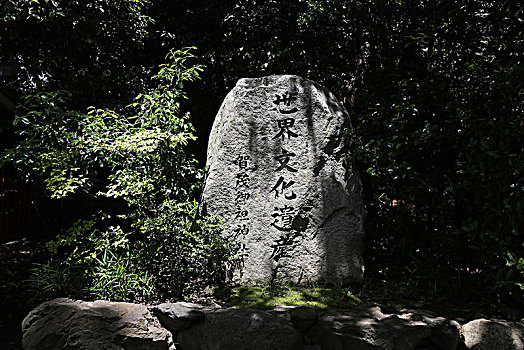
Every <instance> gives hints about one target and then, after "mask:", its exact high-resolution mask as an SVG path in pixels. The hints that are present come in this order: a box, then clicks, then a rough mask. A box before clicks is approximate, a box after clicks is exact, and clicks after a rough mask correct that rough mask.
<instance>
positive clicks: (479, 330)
mask: <svg viewBox="0 0 524 350" xmlns="http://www.w3.org/2000/svg"><path fill="white" fill-rule="evenodd" d="M460 335H461V337H462V340H463V341H464V345H465V347H466V349H472V350H492V349H497V350H524V324H522V323H520V322H508V321H503V320H486V319H479V320H474V321H471V322H469V323H466V324H465V325H463V326H462V329H461V331H460Z"/></svg>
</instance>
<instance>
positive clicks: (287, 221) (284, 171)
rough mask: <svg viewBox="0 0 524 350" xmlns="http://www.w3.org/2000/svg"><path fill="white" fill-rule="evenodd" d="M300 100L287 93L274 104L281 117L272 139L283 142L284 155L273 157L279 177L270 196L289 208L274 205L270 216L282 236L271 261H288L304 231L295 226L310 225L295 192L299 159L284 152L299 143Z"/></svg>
mask: <svg viewBox="0 0 524 350" xmlns="http://www.w3.org/2000/svg"><path fill="white" fill-rule="evenodd" d="M296 100H297V94H296V93H293V92H285V93H283V94H275V99H274V100H273V103H274V104H275V105H276V110H277V112H278V114H279V115H278V117H277V118H276V120H275V122H276V129H277V130H278V132H277V133H276V134H275V135H273V139H279V138H280V139H281V140H282V147H281V151H282V153H281V154H280V155H277V156H276V157H274V160H275V161H276V163H277V164H275V168H274V172H275V174H278V176H277V177H278V179H277V180H276V182H275V184H274V185H273V186H272V187H271V189H270V191H269V192H270V193H271V194H273V195H274V199H275V201H277V200H279V199H282V200H284V201H285V202H287V203H286V204H284V205H283V206H282V205H281V202H278V203H280V204H278V203H275V204H276V205H275V206H274V210H273V212H272V214H271V217H272V222H271V227H273V228H274V229H276V230H277V231H279V232H281V233H280V234H279V236H278V238H277V239H276V240H274V241H273V243H272V244H271V245H270V247H271V248H272V249H273V251H272V253H271V255H270V259H273V260H274V261H276V262H278V261H279V260H280V259H282V258H283V257H287V256H289V254H290V250H291V249H292V248H293V247H294V246H295V245H296V244H298V241H299V239H300V237H301V236H302V232H303V231H304V230H305V227H302V226H303V225H302V226H301V225H299V228H300V230H297V229H295V228H294V227H293V223H294V222H297V218H298V221H300V220H301V219H302V221H300V222H301V223H303V222H306V226H307V223H308V222H309V221H308V220H306V221H304V219H303V218H302V217H301V216H297V215H298V210H297V208H296V204H294V203H295V201H296V200H297V193H296V192H295V191H294V188H293V187H294V185H296V184H297V182H296V181H298V179H295V178H293V176H294V175H293V174H294V173H296V172H297V168H296V165H295V164H294V163H293V158H294V157H296V153H295V152H294V151H293V150H291V149H290V148H289V147H288V146H286V147H285V148H284V144H285V143H287V142H288V141H290V140H292V139H299V137H300V136H299V134H298V131H297V129H296V126H295V117H294V116H293V114H294V113H296V112H298V110H299V109H298V108H297V107H296V106H295V104H294V102H295V101H296Z"/></svg>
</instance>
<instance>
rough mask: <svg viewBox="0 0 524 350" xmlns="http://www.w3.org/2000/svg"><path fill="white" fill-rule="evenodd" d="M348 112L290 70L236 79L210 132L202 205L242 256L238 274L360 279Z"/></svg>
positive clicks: (360, 212)
mask: <svg viewBox="0 0 524 350" xmlns="http://www.w3.org/2000/svg"><path fill="white" fill-rule="evenodd" d="M350 128H351V125H350V120H349V117H348V113H347V111H346V110H345V109H344V107H343V106H342V105H341V104H340V103H339V102H338V101H337V100H336V98H335V97H334V96H333V94H332V93H331V92H329V91H328V90H327V89H326V88H324V87H322V86H320V85H319V84H316V83H314V82H312V81H310V80H307V79H302V78H300V77H298V76H293V75H274V76H268V77H263V78H254V79H240V80H239V81H238V83H237V84H236V86H235V87H234V88H233V90H231V92H230V93H229V94H228V95H227V96H226V98H225V100H224V102H223V104H222V107H221V108H220V110H219V112H218V114H217V116H216V118H215V122H214V124H213V129H212V131H211V135H210V137H209V144H208V154H207V166H208V174H207V178H206V182H205V189H204V193H203V206H202V207H203V212H204V213H207V214H213V215H217V216H219V217H221V218H222V219H223V220H224V226H225V228H226V229H225V231H224V235H225V236H226V237H227V238H229V239H234V240H237V241H238V242H239V243H240V245H241V246H242V250H243V253H244V261H243V264H242V266H243V268H242V270H241V272H240V273H238V274H237V275H236V276H237V279H240V280H242V281H260V282H267V281H270V280H275V279H278V280H283V281H289V282H293V283H305V282H314V281H324V282H330V283H334V282H336V281H338V282H343V283H345V282H353V281H360V280H361V279H362V277H363V273H364V266H363V259H362V248H363V238H364V231H363V219H364V206H363V203H362V195H361V182H360V178H359V175H358V173H357V171H356V169H355V167H354V165H353V163H352V161H351V157H350V156H349V154H348V138H347V137H346V135H347V133H346V131H347V130H348V129H350Z"/></svg>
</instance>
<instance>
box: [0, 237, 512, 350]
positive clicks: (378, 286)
mask: <svg viewBox="0 0 524 350" xmlns="http://www.w3.org/2000/svg"><path fill="white" fill-rule="evenodd" d="M44 260H45V247H44V244H43V242H41V241H34V240H33V241H32V240H27V239H24V240H19V241H14V242H8V243H3V244H1V245H0V284H1V285H0V310H1V312H0V350H4V349H6V350H7V349H9V350H19V349H22V345H21V338H22V332H21V323H22V320H23V318H24V317H25V316H26V315H27V314H28V313H29V311H31V310H32V309H33V308H34V307H35V306H36V305H34V303H32V301H31V293H30V292H29V291H28V288H27V284H26V282H25V281H26V280H27V278H28V276H29V273H28V269H29V268H30V267H31V266H32V264H33V263H38V262H43V261H44ZM387 289H388V285H387V284H386V283H385V282H382V281H370V282H367V283H366V284H364V286H363V287H362V288H360V290H359V292H358V293H356V294H357V295H358V297H359V298H360V299H361V300H362V301H364V302H366V303H374V304H375V305H379V306H380V308H381V310H382V312H384V313H389V314H401V313H402V312H404V311H405V310H408V309H410V308H411V307H416V308H418V309H425V310H430V311H432V312H433V313H434V314H437V315H439V316H443V317H446V318H448V319H453V320H456V321H458V323H460V324H465V323H467V322H469V321H471V320H473V319H479V318H507V317H504V316H505V315H503V314H501V313H499V312H497V310H496V309H493V308H491V307H490V306H489V305H479V303H475V302H472V303H469V304H457V303H452V302H450V301H446V300H437V301H435V300H423V302H421V301H420V300H418V301H417V300H411V302H409V301H406V298H404V297H402V296H400V297H399V298H394V297H393V296H394V295H395V293H394V292H393V293H392V292H391V291H387ZM419 299H421V298H419ZM422 299H423V298H422ZM399 300H401V302H399ZM218 302H219V303H220V301H218Z"/></svg>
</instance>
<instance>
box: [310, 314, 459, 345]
mask: <svg viewBox="0 0 524 350" xmlns="http://www.w3.org/2000/svg"><path fill="white" fill-rule="evenodd" d="M422 318H426V319H425V320H422ZM453 322H454V321H449V320H446V319H430V318H427V317H426V316H418V315H415V314H413V313H404V314H399V315H388V314H384V313H382V311H381V310H380V308H379V307H378V306H374V307H370V306H368V305H362V306H360V307H357V308H355V309H353V310H336V311H335V310H333V311H327V312H325V313H324V314H322V315H320V316H319V319H318V321H317V323H315V324H314V325H313V326H312V327H310V328H308V329H307V330H306V331H305V332H304V334H305V335H306V337H307V339H308V340H309V341H310V342H311V343H312V344H314V345H318V346H320V349H355V350H368V349H381V350H411V349H427V350H429V349H434V350H438V349H440V350H448V349H455V348H456V347H457V343H458V330H457V325H456V324H455V323H453ZM453 330H455V331H453ZM453 334H454V338H453Z"/></svg>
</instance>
